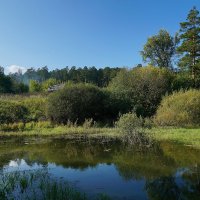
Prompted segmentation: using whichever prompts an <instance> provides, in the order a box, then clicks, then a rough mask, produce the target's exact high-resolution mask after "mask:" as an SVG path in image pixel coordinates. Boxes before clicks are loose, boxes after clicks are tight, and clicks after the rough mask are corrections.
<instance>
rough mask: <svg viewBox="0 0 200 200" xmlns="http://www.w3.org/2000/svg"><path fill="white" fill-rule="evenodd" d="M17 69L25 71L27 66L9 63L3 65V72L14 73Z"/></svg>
mask: <svg viewBox="0 0 200 200" xmlns="http://www.w3.org/2000/svg"><path fill="white" fill-rule="evenodd" d="M19 70H20V71H22V73H25V72H26V70H27V68H26V67H22V66H18V65H10V66H8V67H5V74H9V73H16V72H18V71H19Z"/></svg>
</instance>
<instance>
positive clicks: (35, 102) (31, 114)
mask: <svg viewBox="0 0 200 200" xmlns="http://www.w3.org/2000/svg"><path fill="white" fill-rule="evenodd" d="M20 103H21V104H22V105H24V106H25V107H26V109H27V111H28V115H27V118H26V121H40V120H45V119H46V118H47V117H46V98H44V97H29V98H26V99H24V100H22V101H21V102H20Z"/></svg>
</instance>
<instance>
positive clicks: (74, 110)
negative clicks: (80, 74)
mask: <svg viewBox="0 0 200 200" xmlns="http://www.w3.org/2000/svg"><path fill="white" fill-rule="evenodd" d="M104 100H105V95H104V93H103V92H102V91H101V90H100V89H99V88H97V87H95V86H91V85H83V84H77V85H67V86H66V87H65V88H64V89H62V90H60V91H57V92H55V93H53V94H52V95H50V97H49V98H48V116H49V118H50V119H51V120H52V121H54V122H58V123H67V121H72V122H74V121H76V120H77V121H78V122H83V121H84V120H85V119H86V118H93V119H94V120H98V119H100V118H102V116H103V115H104V112H105V110H104Z"/></svg>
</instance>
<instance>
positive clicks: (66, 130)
mask: <svg viewBox="0 0 200 200" xmlns="http://www.w3.org/2000/svg"><path fill="white" fill-rule="evenodd" d="M80 135H87V136H90V137H97V136H102V137H104V136H105V137H119V133H118V131H117V129H115V128H93V127H91V128H84V127H81V126H78V127H66V126H57V127H53V128H33V129H30V130H24V131H0V137H4V136H51V137H63V136H66V137H76V136H80Z"/></svg>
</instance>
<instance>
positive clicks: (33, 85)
mask: <svg viewBox="0 0 200 200" xmlns="http://www.w3.org/2000/svg"><path fill="white" fill-rule="evenodd" d="M29 91H30V92H41V91H42V85H41V83H39V82H38V81H35V80H30V82H29Z"/></svg>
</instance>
